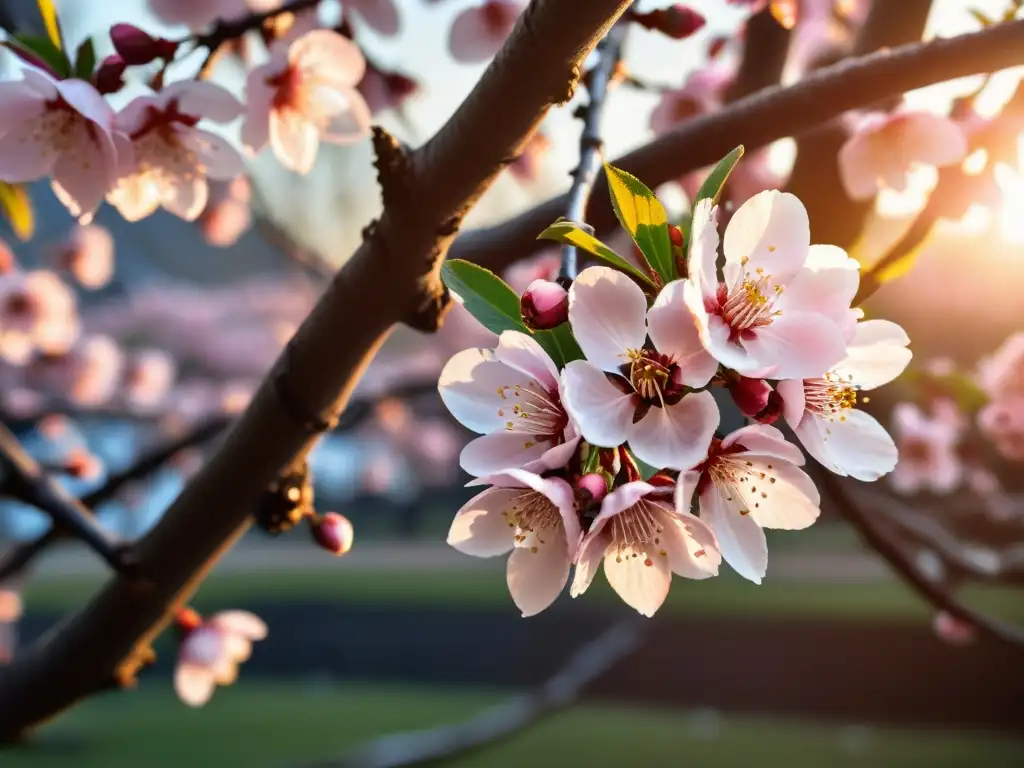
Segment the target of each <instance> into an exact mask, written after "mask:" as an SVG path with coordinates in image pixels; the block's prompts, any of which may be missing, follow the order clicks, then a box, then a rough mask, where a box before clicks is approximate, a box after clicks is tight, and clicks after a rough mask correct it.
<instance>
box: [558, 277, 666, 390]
mask: <svg viewBox="0 0 1024 768" xmlns="http://www.w3.org/2000/svg"><path fill="white" fill-rule="evenodd" d="M569 323H570V324H571V326H572V332H573V335H574V336H575V337H576V341H577V342H579V345H580V348H581V349H582V350H583V354H584V355H586V356H587V360H589V361H590V362H591V363H593V364H594V365H596V366H597V367H598V368H600V369H602V370H604V371H608V372H610V373H611V372H618V370H619V368H620V367H621V366H622V365H624V364H625V363H626V362H627V360H626V357H625V353H626V351H627V350H630V349H642V348H643V346H644V342H645V341H646V340H647V297H646V296H644V292H643V291H642V290H641V289H640V286H638V285H637V284H636V283H634V282H633V281H632V280H631V279H630V278H628V277H626V275H624V274H623V273H622V272H618V271H616V270H614V269H609V268H608V267H588V268H587V269H585V270H583V271H582V272H580V275H579V277H577V278H576V280H575V281H574V282H573V284H572V288H570V289H569Z"/></svg>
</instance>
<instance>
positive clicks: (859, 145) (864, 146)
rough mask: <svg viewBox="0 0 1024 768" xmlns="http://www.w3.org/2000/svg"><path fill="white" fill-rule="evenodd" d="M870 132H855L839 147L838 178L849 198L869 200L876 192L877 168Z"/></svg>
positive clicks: (872, 137)
mask: <svg viewBox="0 0 1024 768" xmlns="http://www.w3.org/2000/svg"><path fill="white" fill-rule="evenodd" d="M873 141H874V136H873V134H872V133H871V132H859V133H855V134H854V135H853V136H851V137H850V138H849V139H847V141H846V143H845V144H843V146H842V147H841V148H840V149H839V155H838V163H839V180H840V182H842V185H843V189H844V191H845V192H846V196H847V197H849V198H850V199H851V200H870V199H871V198H872V197H874V196H875V195H876V194H877V192H878V176H879V169H878V167H877V159H876V157H875V151H874V147H873V146H872V143H873Z"/></svg>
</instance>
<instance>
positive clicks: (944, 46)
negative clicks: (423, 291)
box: [450, 20, 1024, 271]
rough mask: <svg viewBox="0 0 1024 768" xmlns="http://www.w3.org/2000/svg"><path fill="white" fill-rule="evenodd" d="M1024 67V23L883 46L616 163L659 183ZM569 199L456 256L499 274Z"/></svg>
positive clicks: (603, 191)
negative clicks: (874, 110)
mask: <svg viewBox="0 0 1024 768" xmlns="http://www.w3.org/2000/svg"><path fill="white" fill-rule="evenodd" d="M1020 64H1024V20H1020V21H1014V22H1009V23H1006V24H999V25H996V26H993V27H990V28H988V29H984V30H981V31H979V32H973V33H971V34H968V35H961V36H959V37H954V38H948V39H937V40H932V41H929V42H927V43H915V44H912V45H906V46H902V47H900V48H897V49H895V50H891V51H879V52H877V53H873V54H869V55H866V56H864V57H861V58H857V59H847V60H844V61H842V62H840V63H838V64H835V65H833V66H831V67H827V68H823V69H819V70H817V71H816V72H814V73H813V74H810V75H808V77H806V78H805V79H804V80H802V81H800V82H799V83H796V84H794V85H791V86H788V87H774V88H767V89H765V90H763V91H760V92H758V93H756V94H754V95H752V96H748V97H747V98H745V99H741V100H740V101H737V102H735V103H733V104H730V105H727V106H726V107H723V108H722V109H720V110H718V111H717V112H714V113H712V114H708V115H702V116H700V117H697V118H694V119H692V120H688V121H687V122H685V123H683V124H681V125H680V126H679V127H678V128H676V129H675V130H673V131H670V132H669V133H666V134H664V135H663V136H660V137H659V138H657V139H656V140H654V141H652V142H651V143H649V144H647V145H645V146H643V147H641V148H640V149H637V150H635V151H633V152H630V153H629V154H627V155H625V156H624V157H621V158H618V159H617V160H613V161H612V162H613V163H614V164H615V165H616V166H617V167H619V168H622V169H623V170H625V171H627V172H629V173H631V174H633V175H634V176H637V177H638V178H640V179H641V180H643V182H644V183H645V184H646V185H647V186H649V187H652V188H653V187H657V186H658V185H659V184H664V183H665V182H667V181H672V180H674V179H678V178H679V177H680V176H682V175H684V174H685V173H689V172H691V171H696V170H698V169H700V168H703V167H705V166H707V165H711V164H713V163H715V162H717V161H718V160H720V159H721V158H722V157H723V156H724V155H725V154H726V153H727V152H729V151H730V150H731V149H733V148H734V147H735V146H736V145H737V144H743V145H744V146H745V147H746V148H747V151H748V152H749V151H751V150H754V149H757V148H758V147H763V146H765V145H767V144H770V143H771V142H773V141H776V140H778V139H783V138H786V137H787V136H793V135H796V134H798V133H801V132H803V131H805V130H807V129H808V128H811V127H813V126H816V125H819V124H821V123H824V122H826V121H828V120H831V119H832V118H834V117H838V116H839V115H841V114H842V113H843V112H846V111H847V110H850V109H855V108H858V107H864V106H868V105H871V104H874V103H875V102H878V101H880V100H882V99H885V98H887V97H890V96H895V95H898V94H901V93H905V92H906V91H911V90H915V89H917V88H923V87H925V86H927V85H932V84H934V83H940V82H945V81H946V80H953V79H956V78H959V77H966V76H968V75H975V74H983V73H988V72H992V71H996V70H1001V69H1006V68H1008V67H1012V66H1017V65H1020ZM606 198H607V188H606V186H605V184H604V181H603V180H601V179H599V180H598V182H597V184H596V186H595V193H594V199H593V202H592V204H591V206H590V211H589V214H590V219H589V223H590V224H592V225H593V226H594V227H595V229H596V230H597V232H598V234H603V233H606V232H608V231H610V230H611V229H613V228H614V227H615V224H616V220H615V216H614V214H613V212H612V209H611V204H610V202H609V201H608V200H607V199H606ZM567 206H568V196H567V195H561V196H558V197H555V198H552V199H550V200H548V201H546V202H544V203H541V204H540V205H538V206H537V207H535V208H533V209H532V210H529V211H527V212H525V213H523V214H521V215H519V216H516V217H514V218H512V219H510V220H509V221H507V222H504V223H502V224H499V225H497V226H494V227H490V228H487V229H481V230H477V231H474V232H469V233H467V234H465V235H463V236H462V237H460V238H459V239H458V241H457V242H456V243H455V245H454V246H453V247H452V249H451V254H450V255H451V256H452V257H453V258H460V259H468V260H470V261H475V262H476V263H478V264H481V265H483V266H486V267H488V268H489V269H491V270H492V271H500V270H501V269H503V268H505V267H506V266H508V265H509V264H511V263H512V262H514V261H516V260H518V259H522V258H526V257H527V256H530V255H532V254H534V253H537V251H539V250H540V249H542V248H546V247H548V244H547V243H546V242H545V241H538V240H537V239H536V238H537V234H538V233H540V232H542V231H543V230H544V229H545V228H546V227H548V226H549V225H550V224H551V222H553V221H555V219H557V218H558V217H559V216H561V215H563V214H564V211H565V210H566V207H567ZM812 221H813V218H812Z"/></svg>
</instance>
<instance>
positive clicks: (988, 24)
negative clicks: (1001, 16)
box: [967, 8, 996, 27]
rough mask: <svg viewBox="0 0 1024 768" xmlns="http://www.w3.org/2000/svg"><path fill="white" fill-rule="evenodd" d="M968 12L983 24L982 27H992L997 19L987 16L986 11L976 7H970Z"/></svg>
mask: <svg viewBox="0 0 1024 768" xmlns="http://www.w3.org/2000/svg"><path fill="white" fill-rule="evenodd" d="M967 12H968V13H969V14H971V16H973V17H974V19H975V20H976V21H977V22H978V23H979V24H981V26H982V27H991V26H992V25H993V24H995V23H996V22H995V19H990V18H989V17H988V16H986V15H985V14H984V13H982V12H981V11H979V10H977V9H976V8H968V9H967Z"/></svg>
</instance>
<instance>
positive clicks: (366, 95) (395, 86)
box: [359, 62, 419, 115]
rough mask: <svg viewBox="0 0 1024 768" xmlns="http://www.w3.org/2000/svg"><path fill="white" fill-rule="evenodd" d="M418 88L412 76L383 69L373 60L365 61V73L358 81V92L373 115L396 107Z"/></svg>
mask: <svg viewBox="0 0 1024 768" xmlns="http://www.w3.org/2000/svg"><path fill="white" fill-rule="evenodd" d="M418 90H419V85H418V84H417V82H416V81H415V80H413V79H412V78H410V77H406V76H405V75H403V74H401V73H399V72H387V71H384V70H382V69H380V68H379V67H375V66H374V65H373V62H367V63H366V74H365V75H364V77H363V79H362V80H360V81H359V93H360V94H362V97H363V99H365V100H366V105H367V106H368V107H369V108H370V112H372V113H373V114H375V115H376V114H377V113H379V112H383V111H384V110H386V109H397V108H398V107H400V106H402V104H404V103H405V100H406V99H408V98H409V97H411V96H412V95H413V94H415V93H416V92H417V91H418Z"/></svg>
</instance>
